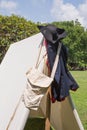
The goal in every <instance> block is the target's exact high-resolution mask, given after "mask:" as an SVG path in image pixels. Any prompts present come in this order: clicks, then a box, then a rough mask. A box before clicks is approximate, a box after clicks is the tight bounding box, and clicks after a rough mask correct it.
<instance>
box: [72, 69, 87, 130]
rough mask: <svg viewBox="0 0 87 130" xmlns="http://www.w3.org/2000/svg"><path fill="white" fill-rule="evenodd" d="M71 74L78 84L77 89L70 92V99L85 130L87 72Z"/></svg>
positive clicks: (86, 116)
mask: <svg viewBox="0 0 87 130" xmlns="http://www.w3.org/2000/svg"><path fill="white" fill-rule="evenodd" d="M71 73H72V75H73V77H74V78H75V79H76V81H77V83H78V84H79V89H78V90H77V91H76V92H71V95H72V99H73V102H74V104H75V106H76V109H77V111H78V114H79V117H80V119H81V121H82V124H83V126H84V129H85V130H87V71H72V72H71Z"/></svg>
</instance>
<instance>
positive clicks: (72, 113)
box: [0, 33, 84, 130]
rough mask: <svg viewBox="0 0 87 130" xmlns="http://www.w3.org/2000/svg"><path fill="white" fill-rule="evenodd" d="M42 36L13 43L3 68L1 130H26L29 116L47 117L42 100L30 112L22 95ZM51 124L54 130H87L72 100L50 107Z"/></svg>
mask: <svg viewBox="0 0 87 130" xmlns="http://www.w3.org/2000/svg"><path fill="white" fill-rule="evenodd" d="M41 39H42V34H41V33H38V34H36V35H34V36H32V37H29V38H27V39H24V40H22V41H19V42H17V43H14V44H12V45H11V46H10V48H9V49H8V51H7V53H6V55H5V57H4V59H3V61H2V63H1V65H0V130H23V129H24V126H25V123H26V121H27V118H28V117H29V116H36V115H41V116H45V107H46V105H45V100H46V96H44V97H43V99H42V102H41V104H40V108H39V110H38V111H29V110H28V109H27V108H26V107H25V106H24V103H23V102H22V100H20V99H21V95H22V93H23V90H24V88H25V87H26V75H25V73H26V71H27V70H28V68H29V67H31V66H33V65H34V63H35V61H36V57H37V54H38V47H39V44H40V42H41ZM51 124H52V125H53V127H54V128H55V130H60V129H61V130H84V128H83V126H82V124H81V121H80V119H79V116H78V113H77V111H76V109H75V107H74V106H73V103H72V101H71V98H70V97H68V98H66V100H65V101H63V102H62V103H58V102H56V103H55V104H51Z"/></svg>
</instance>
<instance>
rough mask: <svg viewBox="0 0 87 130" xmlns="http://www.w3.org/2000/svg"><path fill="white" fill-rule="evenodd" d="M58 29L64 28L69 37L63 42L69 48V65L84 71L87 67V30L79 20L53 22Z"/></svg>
mask: <svg viewBox="0 0 87 130" xmlns="http://www.w3.org/2000/svg"><path fill="white" fill-rule="evenodd" d="M53 24H54V25H56V26H57V27H61V28H64V29H65V30H66V32H67V37H66V38H65V39H64V40H63V42H64V44H65V45H66V46H67V48H68V53H69V57H68V64H69V65H70V66H71V67H73V68H74V69H75V68H79V69H84V68H86V66H87V30H85V29H84V27H82V26H81V24H80V23H79V22H78V20H76V21H75V22H74V21H65V22H53Z"/></svg>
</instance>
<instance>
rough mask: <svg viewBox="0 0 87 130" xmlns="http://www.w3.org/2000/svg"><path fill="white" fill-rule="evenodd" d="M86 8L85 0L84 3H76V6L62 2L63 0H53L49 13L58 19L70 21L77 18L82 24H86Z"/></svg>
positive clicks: (86, 2)
mask: <svg viewBox="0 0 87 130" xmlns="http://www.w3.org/2000/svg"><path fill="white" fill-rule="evenodd" d="M86 9H87V0H86V1H85V3H83V4H80V5H78V7H75V6H74V5H73V4H71V3H64V2H63V0H54V3H53V7H52V10H51V14H52V17H54V19H56V20H58V21H70V20H76V19H78V20H79V22H80V23H81V24H82V25H83V26H86V24H87V13H86ZM85 20H86V21H85Z"/></svg>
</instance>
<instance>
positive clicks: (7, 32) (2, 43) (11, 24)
mask: <svg viewBox="0 0 87 130" xmlns="http://www.w3.org/2000/svg"><path fill="white" fill-rule="evenodd" d="M37 32H38V29H37V26H36V24H35V23H33V22H31V21H27V20H26V19H24V18H23V17H20V16H16V15H12V16H1V15H0V62H1V61H2V59H3V57H4V55H5V53H6V51H7V49H8V47H9V46H10V44H12V43H14V42H17V41H20V40H22V39H25V38H27V37H29V36H31V35H33V34H36V33H37ZM3 48H4V50H3Z"/></svg>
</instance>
